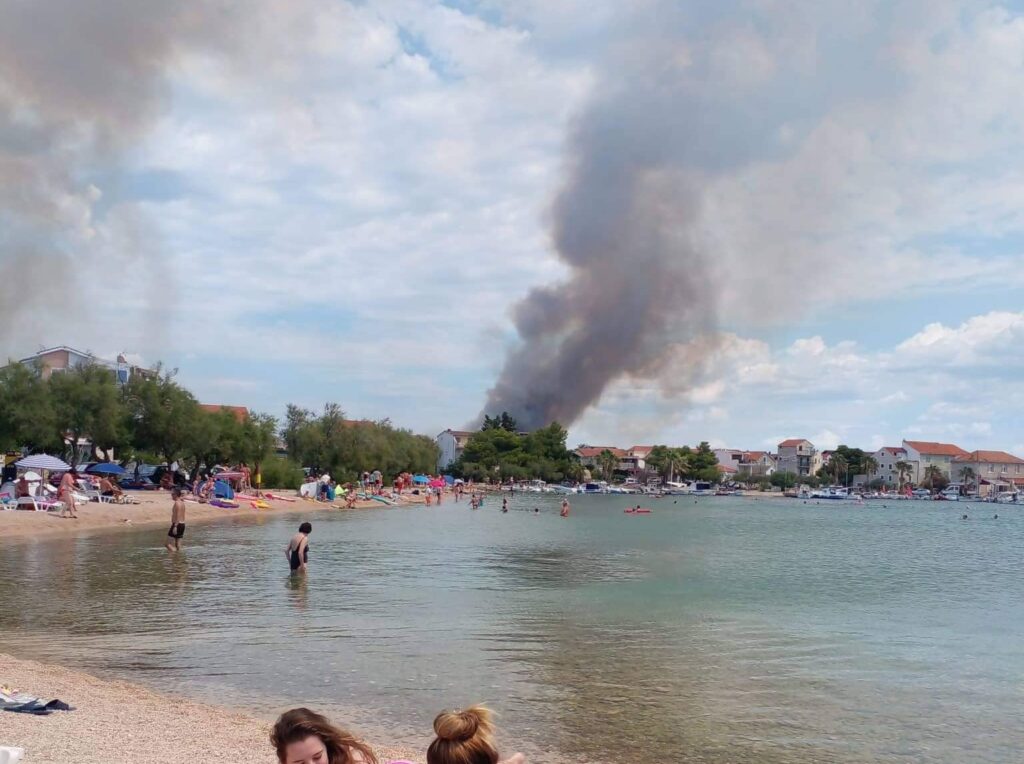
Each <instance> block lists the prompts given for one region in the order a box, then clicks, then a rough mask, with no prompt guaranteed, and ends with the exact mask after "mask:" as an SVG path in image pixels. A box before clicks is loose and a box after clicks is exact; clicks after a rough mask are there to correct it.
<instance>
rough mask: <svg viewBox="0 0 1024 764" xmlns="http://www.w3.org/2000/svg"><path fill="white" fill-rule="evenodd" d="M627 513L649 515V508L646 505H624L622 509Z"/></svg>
mask: <svg viewBox="0 0 1024 764" xmlns="http://www.w3.org/2000/svg"><path fill="white" fill-rule="evenodd" d="M622 511H623V512H625V513H626V514H627V515H649V514H651V510H650V509H648V508H647V507H626V508H625V509H624V510H622Z"/></svg>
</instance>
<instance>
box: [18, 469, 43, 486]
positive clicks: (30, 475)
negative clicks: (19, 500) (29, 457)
mask: <svg viewBox="0 0 1024 764" xmlns="http://www.w3.org/2000/svg"><path fill="white" fill-rule="evenodd" d="M22 477H23V478H25V480H27V481H28V482H30V483H38V482H39V481H40V480H42V479H43V476H42V475H40V474H39V473H38V472H32V471H29V472H26V473H25V474H24V475H22Z"/></svg>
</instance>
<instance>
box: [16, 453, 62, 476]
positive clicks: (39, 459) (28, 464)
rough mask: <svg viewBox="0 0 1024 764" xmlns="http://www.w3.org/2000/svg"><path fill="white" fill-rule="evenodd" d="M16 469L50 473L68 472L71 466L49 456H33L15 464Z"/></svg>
mask: <svg viewBox="0 0 1024 764" xmlns="http://www.w3.org/2000/svg"><path fill="white" fill-rule="evenodd" d="M14 465H15V466H16V467H21V468H22V469H33V470H49V471H50V472H67V471H68V470H69V469H71V465H70V464H68V463H67V462H65V461H62V460H60V459H58V458H57V457H56V456H50V455H49V454H33V455H32V456H26V457H25V458H24V459H22V460H21V461H18V462H15V463H14Z"/></svg>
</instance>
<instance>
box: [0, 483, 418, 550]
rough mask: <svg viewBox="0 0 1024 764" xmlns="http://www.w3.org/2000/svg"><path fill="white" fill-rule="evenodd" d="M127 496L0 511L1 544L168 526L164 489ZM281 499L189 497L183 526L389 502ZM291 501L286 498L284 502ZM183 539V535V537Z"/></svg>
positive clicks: (292, 494)
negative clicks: (230, 503)
mask: <svg viewBox="0 0 1024 764" xmlns="http://www.w3.org/2000/svg"><path fill="white" fill-rule="evenodd" d="M127 493H128V495H129V496H130V497H131V498H133V499H136V500H137V501H138V502H139V503H138V504H99V503H97V502H89V503H86V504H80V505H79V507H78V515H79V517H78V519H77V520H74V519H69V518H61V517H59V516H57V514H56V513H51V512H28V511H25V510H6V511H0V544H2V543H4V542H5V541H10V542H12V543H17V542H24V541H38V540H44V539H56V538H68V537H74V536H83V535H91V534H95V533H106V532H112V533H117V532H123V531H134V530H148V529H156V528H167V527H169V526H170V522H171V503H172V500H171V495H170V492H168V491H129V492H127ZM272 493H274V495H275V496H283V497H285V499H283V500H274V499H264V501H265V502H266V503H267V504H268V505H269V508H266V509H258V508H256V507H253V506H251V504H250V500H249V499H238V500H237V503H238V504H239V506H238V508H237V509H221V508H219V507H214V506H211V505H209V504H200V503H197V502H193V501H188V502H187V503H186V505H185V506H186V509H185V525H186V527H188V526H192V525H201V524H207V523H214V522H220V521H223V520H230V519H232V518H238V517H255V516H258V515H280V514H287V513H306V512H351V511H355V510H360V509H384V508H387V507H388V506H389V505H386V504H383V503H381V502H379V501H373V500H360V501H357V502H356V506H355V507H354V508H353V509H347V508H345V507H343V506H338V505H336V504H328V503H324V502H318V501H313V500H310V499H304V498H301V497H299V496H298V495H297V492H296V491H272ZM289 500H290V501H289ZM422 501H423V499H422V497H420V496H409V497H408V498H407V499H406V500H405V501H403V502H402V503H400V504H396V505H390V506H393V507H395V508H398V507H415V506H420V505H421V504H422ZM186 540H187V536H186Z"/></svg>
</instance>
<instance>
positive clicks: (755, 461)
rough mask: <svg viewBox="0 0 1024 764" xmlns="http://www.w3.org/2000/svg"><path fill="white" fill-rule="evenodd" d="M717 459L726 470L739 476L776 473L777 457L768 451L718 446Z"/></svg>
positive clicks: (758, 475)
mask: <svg viewBox="0 0 1024 764" xmlns="http://www.w3.org/2000/svg"><path fill="white" fill-rule="evenodd" d="M715 459H717V460H718V466H719V467H724V468H725V470H724V472H726V473H728V474H735V475H736V476H737V477H739V478H745V477H769V476H771V475H773V474H774V473H775V469H776V461H775V457H774V456H773V455H772V454H770V453H768V452H767V451H739V450H737V449H735V448H716V449H715Z"/></svg>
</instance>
